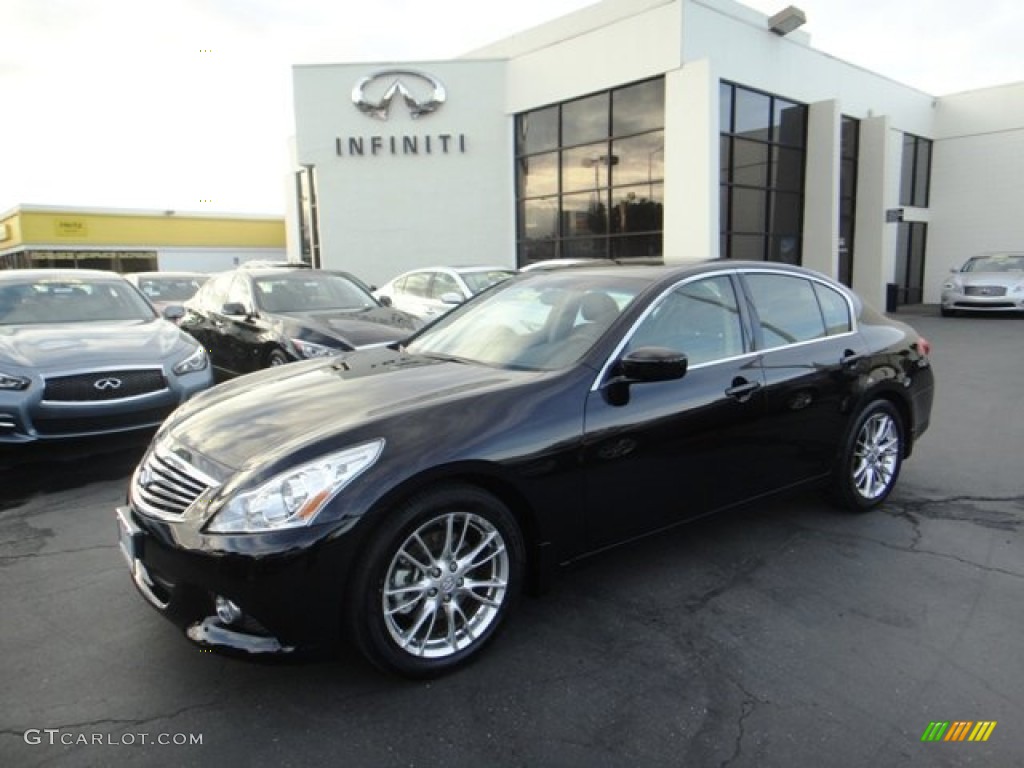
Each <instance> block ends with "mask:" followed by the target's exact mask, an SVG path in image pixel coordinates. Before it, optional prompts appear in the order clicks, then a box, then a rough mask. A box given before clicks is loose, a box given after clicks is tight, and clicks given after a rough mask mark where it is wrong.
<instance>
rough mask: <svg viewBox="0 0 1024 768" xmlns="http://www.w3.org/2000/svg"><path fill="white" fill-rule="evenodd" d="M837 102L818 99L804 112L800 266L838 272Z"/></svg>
mask: <svg viewBox="0 0 1024 768" xmlns="http://www.w3.org/2000/svg"><path fill="white" fill-rule="evenodd" d="M841 126H842V116H841V115H840V112H839V102H837V101H834V100H829V101H819V102H817V103H815V104H811V105H810V107H809V109H808V111H807V165H806V167H807V178H806V179H805V180H804V242H803V266H805V267H807V268H808V269H816V270H818V271H819V272H824V273H825V274H826V275H828V276H829V277H836V276H837V275H838V274H839V168H840V164H839V159H840V132H841Z"/></svg>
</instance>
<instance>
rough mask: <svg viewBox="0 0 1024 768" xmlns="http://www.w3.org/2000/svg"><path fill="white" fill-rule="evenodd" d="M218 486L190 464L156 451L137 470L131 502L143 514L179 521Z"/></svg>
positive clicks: (169, 454)
mask: <svg viewBox="0 0 1024 768" xmlns="http://www.w3.org/2000/svg"><path fill="white" fill-rule="evenodd" d="M217 485H218V483H217V482H216V481H215V480H214V479H213V478H211V477H209V476H207V475H205V474H203V473H202V472H200V471H199V470H198V469H196V468H195V467H193V466H192V465H191V464H188V463H186V462H185V461H182V460H181V459H179V458H178V457H177V456H174V455H173V454H172V453H170V452H169V451H166V450H162V449H161V448H156V449H155V450H153V451H150V452H149V453H148V454H147V455H146V458H145V459H143V461H142V464H140V465H139V468H138V469H137V470H135V476H134V477H133V478H132V500H133V501H134V502H135V504H136V506H137V507H138V510H139V512H141V513H142V514H144V515H148V516H150V517H156V518H159V519H161V520H171V521H177V520H180V519H181V516H182V515H183V514H184V513H185V510H186V509H188V507H189V506H190V505H191V504H192V503H193V502H194V501H195V500H196V499H198V498H199V497H200V496H201V495H202V494H203V493H204V492H206V491H207V490H209V489H210V488H213V487H215V486H217Z"/></svg>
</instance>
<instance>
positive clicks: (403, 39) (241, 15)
mask: <svg viewBox="0 0 1024 768" xmlns="http://www.w3.org/2000/svg"><path fill="white" fill-rule="evenodd" d="M0 3H2V5H0V7H2V9H3V11H4V13H3V15H2V18H3V42H2V44H0V99H2V101H0V104H2V111H0V212H3V211H6V210H8V209H9V208H11V207H13V206H14V205H16V204H19V203H28V204H38V205H62V206H88V207H92V206H100V207H117V208H145V209H159V210H164V209H175V210H181V211H186V210H187V211H202V210H206V211H230V212H252V213H275V214H281V213H283V212H284V200H285V194H286V192H285V182H284V173H285V171H286V170H287V167H288V164H287V138H288V136H290V135H291V134H292V133H293V116H292V103H291V66H292V65H293V64H303V63H310V62H325V61H402V60H431V59H447V58H453V57H455V56H458V55H459V54H461V53H464V52H466V51H469V50H472V49H474V48H477V47H481V46H483V45H485V44H487V43H490V42H493V41H495V40H498V39H500V38H502V37H506V36H508V35H511V34H514V33H515V32H518V31H521V30H523V29H526V28H529V27H531V26H535V25H537V24H540V23H543V22H545V21H548V20H550V19H553V18H555V17H557V16H561V15H563V14H565V13H568V12H570V11H573V10H576V9H578V8H582V7H584V6H586V5H590V4H591V3H590V2H589V1H588V0H516V2H504V3H498V2H494V1H493V0H429V2H427V1H426V0H368V2H360V3H355V2H350V1H347V0H0ZM788 4H789V2H787V0H747V2H746V5H749V6H751V7H753V8H756V9H758V10H760V11H762V12H765V13H769V14H770V13H774V12H776V11H778V10H780V9H781V8H783V7H784V6H786V5H788ZM794 4H795V5H797V6H798V7H800V8H801V9H803V10H804V11H805V13H806V14H807V19H808V21H807V25H806V26H805V27H804V29H805V30H806V31H807V32H809V33H810V34H811V38H812V44H813V45H814V47H816V48H819V49H821V50H823V51H826V52H828V53H830V54H832V55H834V56H837V57H838V58H841V59H845V60H847V61H851V62H853V63H855V64H858V65H860V66H863V67H866V68H868V69H871V70H874V71H876V72H879V73H881V74H884V75H886V76H888V77H891V78H893V79H895V80H898V81H900V82H904V83H906V84H908V85H912V86H915V87H917V88H920V89H921V90H924V91H926V92H929V93H933V94H936V95H941V94H945V93H954V92H957V91H962V90H968V89H972V88H979V87H986V86H990V85H1000V84H1003V83H1007V82H1016V81H1020V80H1024V45H1022V44H1021V41H1020V36H1021V33H1022V32H1024V2H1022V0H975V2H973V3H964V2H962V0H898V1H897V0H795V2H794Z"/></svg>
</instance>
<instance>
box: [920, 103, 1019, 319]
mask: <svg viewBox="0 0 1024 768" xmlns="http://www.w3.org/2000/svg"><path fill="white" fill-rule="evenodd" d="M930 203H931V204H930V206H929V207H930V212H931V223H930V225H929V231H928V259H927V263H926V269H925V284H926V293H925V301H927V302H936V301H938V300H939V290H940V286H941V285H942V282H943V280H944V279H945V277H946V275H947V274H948V273H949V269H950V267H953V266H959V265H960V264H962V263H963V262H964V261H965V260H966V259H967V258H968V257H969V256H973V255H974V254H977V253H981V252H984V251H994V250H1004V249H1005V250H1017V251H1024V215H1022V212H1024V83H1016V84H1012V85H1004V86H999V87H995V88H986V89H984V90H980V91H971V92H969V93H960V94H954V95H951V96H945V97H943V98H941V99H939V101H938V105H937V108H936V123H935V145H934V147H933V157H932V186H931V201H930Z"/></svg>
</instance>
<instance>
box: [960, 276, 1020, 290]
mask: <svg viewBox="0 0 1024 768" xmlns="http://www.w3.org/2000/svg"><path fill="white" fill-rule="evenodd" d="M954 277H955V279H956V280H957V282H959V283H960V284H961V285H963V286H965V287H966V286H982V285H999V286H1003V287H1005V288H1013V287H1014V286H1017V285H1022V284H1024V272H957V273H956V275H954Z"/></svg>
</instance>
